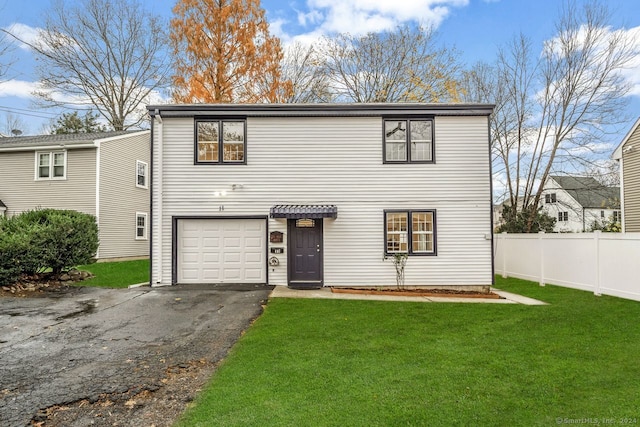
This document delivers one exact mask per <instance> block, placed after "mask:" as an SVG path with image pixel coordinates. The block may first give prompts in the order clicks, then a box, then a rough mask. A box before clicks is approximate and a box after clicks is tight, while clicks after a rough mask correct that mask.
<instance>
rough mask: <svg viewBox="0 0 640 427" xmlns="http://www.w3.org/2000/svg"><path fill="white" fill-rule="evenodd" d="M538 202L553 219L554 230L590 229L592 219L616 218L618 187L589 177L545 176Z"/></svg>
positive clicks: (617, 213)
mask: <svg viewBox="0 0 640 427" xmlns="http://www.w3.org/2000/svg"><path fill="white" fill-rule="evenodd" d="M541 204H542V207H543V210H544V211H545V212H546V213H547V214H549V215H550V216H552V217H554V218H556V219H557V221H556V225H555V227H554V231H555V232H560V233H579V232H584V231H590V230H591V228H592V226H593V225H594V223H597V224H603V223H604V222H608V221H614V222H620V220H621V211H620V188H619V187H605V186H603V185H602V184H601V183H599V182H598V181H597V180H596V179H595V178H593V177H582V176H561V175H554V176H549V177H548V178H547V180H546V181H545V184H544V187H543V191H542V199H541Z"/></svg>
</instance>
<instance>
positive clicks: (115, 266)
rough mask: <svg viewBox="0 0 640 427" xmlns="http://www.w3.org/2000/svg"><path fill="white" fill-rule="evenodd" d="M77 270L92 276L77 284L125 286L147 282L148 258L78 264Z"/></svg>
mask: <svg viewBox="0 0 640 427" xmlns="http://www.w3.org/2000/svg"><path fill="white" fill-rule="evenodd" d="M77 268H78V270H86V271H89V272H91V273H93V274H94V275H95V277H94V278H92V279H88V280H84V281H82V282H77V283H76V284H77V285H79V286H98V287H102V288H126V287H128V286H129V285H135V284H138V283H148V282H149V260H148V259H143V260H137V261H120V262H100V263H95V264H89V265H80V266H78V267H77Z"/></svg>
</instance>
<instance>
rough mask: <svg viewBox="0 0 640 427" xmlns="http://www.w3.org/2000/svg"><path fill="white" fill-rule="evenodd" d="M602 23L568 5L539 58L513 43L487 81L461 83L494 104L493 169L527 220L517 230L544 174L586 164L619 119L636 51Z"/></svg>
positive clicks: (521, 42) (598, 16)
mask: <svg viewBox="0 0 640 427" xmlns="http://www.w3.org/2000/svg"><path fill="white" fill-rule="evenodd" d="M609 21H610V15H609V12H608V10H607V8H606V7H605V6H604V5H602V4H599V3H597V2H589V3H585V4H584V5H583V6H582V8H578V7H577V5H576V4H575V3H573V2H568V3H567V4H566V6H565V8H564V10H563V13H562V16H561V18H560V19H559V21H558V23H557V24H556V34H557V35H556V37H555V38H553V39H551V40H549V41H547V42H546V43H545V45H544V46H543V49H542V53H541V54H539V55H536V54H534V52H532V49H531V48H530V44H529V43H528V42H527V41H526V38H524V37H523V36H521V37H520V38H518V39H516V40H515V41H514V42H513V43H512V44H510V45H509V46H507V48H506V49H505V50H503V51H502V52H501V53H500V55H499V57H498V60H497V61H496V64H495V65H494V66H493V67H494V68H493V73H492V76H493V78H494V79H495V80H492V79H488V82H487V81H485V80H484V79H481V78H477V79H475V80H474V79H473V78H472V77H473V76H478V75H479V73H477V72H476V73H475V74H474V75H473V76H472V77H468V78H467V79H466V82H467V83H468V82H475V86H474V88H473V90H470V91H468V93H469V94H470V95H471V96H478V93H479V92H482V95H483V96H484V97H486V98H491V97H492V96H493V97H494V99H495V102H496V112H495V114H494V116H493V117H492V124H491V129H492V138H493V141H494V154H495V163H497V164H499V165H500V166H501V169H502V171H503V173H504V175H505V177H506V178H505V181H506V186H507V192H508V198H509V199H510V203H511V206H518V208H517V209H518V210H520V212H524V213H525V214H526V216H527V221H526V224H525V231H531V230H532V229H533V228H534V227H533V223H534V221H535V220H536V215H537V212H538V206H539V205H540V199H541V196H542V190H543V188H544V183H545V181H546V180H547V178H548V177H549V175H550V174H551V173H557V172H559V171H562V170H563V169H564V170H574V171H575V170H580V169H584V168H586V167H588V166H589V165H591V164H593V162H594V161H595V160H596V156H594V155H593V154H594V152H596V151H597V149H598V144H599V142H600V141H601V140H602V139H603V137H604V136H605V132H606V129H607V127H609V126H612V125H616V124H620V122H621V121H622V120H625V118H624V117H621V116H620V114H619V111H621V109H622V108H623V107H624V104H625V103H626V102H627V100H626V99H625V95H626V94H627V93H628V91H629V86H628V84H627V83H626V81H625V80H624V78H623V76H622V74H621V73H620V71H621V70H622V69H623V68H624V67H625V66H626V65H627V64H628V63H629V61H630V60H631V59H632V58H633V57H634V55H635V54H636V52H635V51H634V45H633V40H631V39H630V38H629V37H628V36H627V35H626V34H625V33H624V32H622V31H611V30H610V28H611V27H610V26H609ZM485 74H488V73H485ZM485 77H486V75H485ZM478 80H481V81H482V83H478ZM483 91H484V92H483ZM519 200H522V201H521V202H519ZM515 213H517V212H515Z"/></svg>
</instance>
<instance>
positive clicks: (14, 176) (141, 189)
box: [0, 131, 150, 259]
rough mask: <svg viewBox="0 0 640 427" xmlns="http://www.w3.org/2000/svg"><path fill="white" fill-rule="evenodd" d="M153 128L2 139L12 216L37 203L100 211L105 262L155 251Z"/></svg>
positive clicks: (2, 177) (4, 184) (0, 191)
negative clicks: (151, 208) (151, 243)
mask: <svg viewBox="0 0 640 427" xmlns="http://www.w3.org/2000/svg"><path fill="white" fill-rule="evenodd" d="M149 135H150V132H149V131H136V132H128V131H118V132H105V133H95V134H68V135H38V136H20V137H9V138H0V201H1V202H0V205H1V206H2V210H0V214H2V213H3V212H4V214H5V215H6V216H13V215H16V214H18V213H20V212H23V211H26V210H32V209H35V208H38V207H42V208H55V209H73V210H77V211H80V212H85V213H88V214H92V215H95V216H96V218H97V221H98V227H99V233H100V235H99V237H100V248H99V250H98V258H99V259H116V258H134V257H144V256H148V255H149V240H148V222H149V203H150V199H149V194H150V191H149V163H150V158H149V153H150V147H149V145H150V136H149Z"/></svg>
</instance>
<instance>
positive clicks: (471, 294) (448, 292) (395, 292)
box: [331, 287, 502, 299]
mask: <svg viewBox="0 0 640 427" xmlns="http://www.w3.org/2000/svg"><path fill="white" fill-rule="evenodd" d="M331 292H333V293H337V294H360V295H392V296H406V297H453V298H486V299H502V297H501V296H500V295H498V294H495V293H493V292H476V291H457V290H453V289H393V288H388V289H354V288H333V287H332V288H331Z"/></svg>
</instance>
